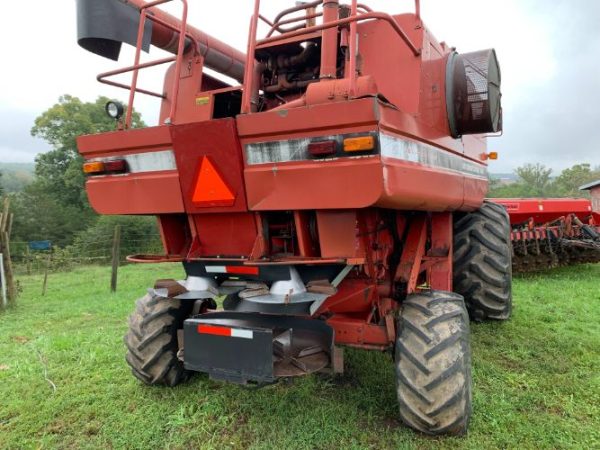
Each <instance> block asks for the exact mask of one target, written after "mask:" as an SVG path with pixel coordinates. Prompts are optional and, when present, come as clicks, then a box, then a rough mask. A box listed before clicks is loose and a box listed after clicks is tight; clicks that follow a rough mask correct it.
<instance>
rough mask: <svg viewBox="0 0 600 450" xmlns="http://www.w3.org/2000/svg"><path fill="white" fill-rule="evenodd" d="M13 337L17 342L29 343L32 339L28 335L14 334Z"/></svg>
mask: <svg viewBox="0 0 600 450" xmlns="http://www.w3.org/2000/svg"><path fill="white" fill-rule="evenodd" d="M11 339H12V341H13V342H16V343H17V344H27V343H28V342H29V341H30V340H31V339H29V338H28V337H27V336H13V337H11Z"/></svg>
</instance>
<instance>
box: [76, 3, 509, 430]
mask: <svg viewBox="0 0 600 450" xmlns="http://www.w3.org/2000/svg"><path fill="white" fill-rule="evenodd" d="M166 1H167V0H161V1H156V2H153V3H144V1H142V0H129V1H127V2H121V1H119V0H102V1H100V0H78V1H77V5H78V18H79V42H80V44H81V45H82V46H83V47H84V48H86V49H87V50H90V51H92V52H94V53H97V54H99V55H101V56H104V57H109V58H112V59H117V58H118V55H119V50H120V46H121V44H122V43H128V44H131V45H133V46H135V47H136V56H135V61H134V64H133V65H132V66H129V67H127V68H125V69H122V70H117V71H112V72H109V73H105V74H102V75H100V76H99V79H100V80H101V81H103V82H105V83H109V84H112V85H114V86H118V87H123V88H125V89H127V90H129V93H130V96H129V102H128V105H126V107H124V106H121V105H119V104H117V103H111V104H109V105H107V112H108V113H109V114H111V115H112V116H113V117H114V118H115V119H116V120H117V125H116V127H115V128H116V131H114V132H111V133H103V134H98V135H92V136H82V137H80V138H79V140H78V146H79V151H80V153H81V154H82V155H83V157H84V158H85V160H86V162H85V165H84V170H85V171H86V173H87V174H88V180H87V192H88V196H89V199H90V202H91V204H92V206H93V207H94V208H95V209H96V211H98V212H99V213H101V214H140V215H154V216H156V217H157V220H158V223H159V227H160V231H161V235H162V240H163V244H164V251H165V253H164V254H163V255H134V256H131V257H130V260H131V261H137V262H169V261H178V262H182V263H183V266H184V268H185V271H186V273H187V278H186V279H185V280H181V281H175V280H159V281H157V283H156V285H155V286H154V287H153V288H151V289H149V291H148V292H149V293H148V295H146V296H145V297H144V298H142V299H140V300H139V301H138V303H137V307H136V310H135V312H134V314H133V315H132V316H131V318H130V330H129V333H128V334H127V336H126V343H127V347H128V352H127V362H128V363H129V365H130V366H131V369H132V372H133V374H134V375H135V376H136V377H138V378H139V379H140V380H142V381H143V382H144V383H147V384H163V385H168V386H174V385H176V384H178V383H180V382H181V381H184V380H185V379H187V378H188V377H189V375H190V374H191V373H192V372H193V371H199V372H206V373H208V374H209V376H210V377H211V378H213V379H218V380H225V381H231V382H236V383H241V384H247V383H254V384H264V383H271V382H274V381H276V380H277V379H279V378H281V377H292V376H299V375H305V374H309V373H313V372H317V371H322V370H328V371H333V372H339V371H341V370H342V368H343V353H342V352H341V347H342V346H347V347H358V348H362V349H370V350H375V351H390V352H391V353H392V354H393V355H394V361H395V369H396V379H397V392H398V401H399V404H400V416H401V418H402V420H403V421H404V422H405V423H406V424H407V425H409V426H411V427H413V428H415V429H417V430H420V431H423V432H425V433H429V434H434V435H438V434H461V433H464V432H465V431H466V429H467V426H468V422H469V418H470V414H471V368H470V361H471V358H470V350H469V316H470V317H471V318H473V319H476V320H486V319H495V320H503V319H507V318H508V317H509V316H510V312H511V301H512V299H511V247H510V231H511V230H510V223H509V218H508V215H507V213H506V210H505V209H504V208H503V207H502V206H500V205H498V204H495V203H493V202H490V201H485V200H484V197H485V193H486V191H487V188H488V178H487V168H486V160H487V159H488V157H489V155H488V153H487V151H486V139H485V135H486V134H487V133H497V132H499V131H501V124H502V118H501V114H502V110H501V106H500V69H499V65H498V61H497V59H496V54H495V52H494V51H493V50H484V51H479V52H474V53H466V54H459V53H457V52H456V51H455V50H454V49H453V48H452V47H450V46H448V45H447V44H445V43H444V42H439V41H437V40H436V39H435V38H434V37H433V35H432V34H431V33H430V32H429V30H428V29H427V28H426V26H425V24H424V23H423V21H422V19H421V17H420V14H419V2H418V1H417V2H416V6H417V8H416V13H410V14H400V15H388V14H384V13H379V12H374V11H372V10H371V9H370V8H368V7H367V6H364V5H361V4H358V3H357V2H356V0H352V1H350V2H349V3H350V4H349V5H344V4H340V3H339V2H338V1H337V0H324V1H321V0H317V1H312V2H307V3H298V4H297V5H296V6H295V7H291V8H289V9H286V10H284V11H282V12H281V13H280V14H278V15H277V16H276V17H274V18H273V19H272V20H270V19H267V18H266V17H264V15H263V14H262V13H261V10H260V1H259V0H256V2H255V8H254V13H253V15H252V18H251V26H250V33H249V42H248V48H247V53H246V54H245V55H244V54H242V53H240V52H238V51H237V50H235V49H233V48H231V47H230V46H228V45H226V44H224V43H222V42H220V41H217V40H216V39H214V38H212V37H210V36H208V35H206V34H205V33H203V32H201V31H199V30H197V29H195V28H193V27H191V26H189V25H187V2H186V1H183V2H182V3H183V5H184V13H183V18H182V20H179V19H175V18H174V17H172V16H170V15H168V14H166V13H165V12H163V11H162V10H161V9H159V8H158V7H157V6H158V5H159V4H162V3H166ZM151 45H152V46H155V47H159V48H162V49H164V50H167V51H170V52H172V53H173V54H174V56H172V57H169V58H163V59H160V60H158V61H154V62H141V57H140V56H141V52H142V51H143V50H147V49H148V48H149V47H150V46H151ZM157 64H169V67H168V69H167V71H166V76H165V80H164V89H162V91H160V92H151V91H149V90H147V89H144V88H140V87H139V85H138V74H139V72H140V71H142V70H143V69H145V68H147V67H151V66H154V65H157ZM205 69H212V70H213V72H214V71H216V72H219V73H220V74H222V75H226V76H227V77H229V78H230V79H232V80H237V81H238V82H240V83H242V84H241V85H235V84H230V83H227V82H224V81H222V79H223V78H222V77H215V76H213V75H209V74H208V73H207V72H206V70H205ZM124 73H131V76H132V79H131V83H130V84H124V83H122V82H116V81H114V78H113V76H115V75H118V74H124ZM138 94H146V95H152V96H155V97H157V98H158V99H159V100H160V101H161V105H162V106H161V114H160V122H159V125H157V126H153V127H148V128H144V129H132V128H131V127H130V125H131V111H132V108H133V104H134V100H135V97H136V95H138ZM124 113H125V117H123V118H122V117H121V116H122V115H123V114H124ZM221 300H223V302H222V304H221V303H220V301H221ZM218 302H219V303H218Z"/></svg>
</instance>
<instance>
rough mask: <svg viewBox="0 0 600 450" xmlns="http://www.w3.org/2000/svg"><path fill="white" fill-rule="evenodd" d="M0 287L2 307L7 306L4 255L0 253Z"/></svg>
mask: <svg viewBox="0 0 600 450" xmlns="http://www.w3.org/2000/svg"><path fill="white" fill-rule="evenodd" d="M0 288H1V289H2V307H3V308H6V307H7V306H8V299H7V298H6V276H5V275H4V255H3V254H2V253H0Z"/></svg>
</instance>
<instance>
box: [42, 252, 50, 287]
mask: <svg viewBox="0 0 600 450" xmlns="http://www.w3.org/2000/svg"><path fill="white" fill-rule="evenodd" d="M51 263H52V252H50V253H49V254H48V259H47V260H46V269H45V270H44V284H43V285H42V297H43V296H44V295H46V286H47V285H48V272H49V271H50V264H51Z"/></svg>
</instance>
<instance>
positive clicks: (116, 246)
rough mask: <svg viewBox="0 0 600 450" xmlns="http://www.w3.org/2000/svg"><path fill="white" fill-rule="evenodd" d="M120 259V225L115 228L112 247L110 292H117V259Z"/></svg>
mask: <svg viewBox="0 0 600 450" xmlns="http://www.w3.org/2000/svg"><path fill="white" fill-rule="evenodd" d="M120 257H121V225H116V226H115V233H114V236H113V246H112V273H111V277H110V290H111V291H112V292H117V273H118V270H119V259H120Z"/></svg>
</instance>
